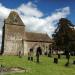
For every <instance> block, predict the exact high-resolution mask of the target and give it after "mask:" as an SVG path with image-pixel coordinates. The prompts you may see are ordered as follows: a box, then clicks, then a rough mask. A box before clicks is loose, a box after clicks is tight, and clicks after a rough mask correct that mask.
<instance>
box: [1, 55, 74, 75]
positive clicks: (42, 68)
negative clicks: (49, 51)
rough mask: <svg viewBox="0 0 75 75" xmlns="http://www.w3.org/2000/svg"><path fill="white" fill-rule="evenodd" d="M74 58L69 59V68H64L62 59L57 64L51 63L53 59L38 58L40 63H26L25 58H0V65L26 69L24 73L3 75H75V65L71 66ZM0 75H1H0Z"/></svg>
mask: <svg viewBox="0 0 75 75" xmlns="http://www.w3.org/2000/svg"><path fill="white" fill-rule="evenodd" d="M74 58H75V57H71V59H70V66H69V67H65V66H64V64H65V63H66V62H67V60H66V59H65V58H64V57H62V58H61V59H59V63H58V64H54V63H53V58H48V57H46V56H41V57H40V63H39V64H38V63H36V61H35V60H34V61H33V62H31V61H28V60H27V57H25V56H24V57H22V58H18V56H0V64H3V65H4V66H6V67H24V68H26V69H28V72H25V73H12V74H11V73H7V74H5V75H75V65H73V64H72V62H73V60H74ZM0 75H1V74H0Z"/></svg>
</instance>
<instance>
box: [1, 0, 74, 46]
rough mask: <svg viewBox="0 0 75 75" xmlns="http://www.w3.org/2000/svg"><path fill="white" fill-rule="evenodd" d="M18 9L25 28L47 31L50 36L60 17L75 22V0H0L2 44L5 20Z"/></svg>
mask: <svg viewBox="0 0 75 75" xmlns="http://www.w3.org/2000/svg"><path fill="white" fill-rule="evenodd" d="M11 11H16V12H17V13H18V14H19V16H20V17H21V19H22V21H23V22H24V24H25V27H26V28H25V30H26V31H30V32H40V33H47V34H48V35H49V36H50V37H51V35H52V34H53V32H54V30H55V29H56V27H57V23H58V21H59V19H60V18H67V19H69V20H70V21H71V22H72V23H73V24H75V19H74V18H75V0H0V45H1V40H2V38H1V37H2V27H3V21H4V19H6V18H7V17H8V15H9V13H10V12H11Z"/></svg>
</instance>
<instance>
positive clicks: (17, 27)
mask: <svg viewBox="0 0 75 75" xmlns="http://www.w3.org/2000/svg"><path fill="white" fill-rule="evenodd" d="M24 30H25V25H24V24H23V22H22V20H21V18H20V17H19V15H18V14H17V13H16V12H14V11H12V12H11V13H10V15H9V16H8V18H7V19H6V20H5V21H4V26H3V36H2V47H1V54H4V55H5V54H7V55H9V54H10V55H18V53H19V51H20V52H21V53H22V54H23V53H24V44H23V39H24V38H23V37H24V32H25V31H24Z"/></svg>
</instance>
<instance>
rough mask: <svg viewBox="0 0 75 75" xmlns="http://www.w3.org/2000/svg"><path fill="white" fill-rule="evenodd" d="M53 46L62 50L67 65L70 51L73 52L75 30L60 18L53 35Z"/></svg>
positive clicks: (67, 21)
mask: <svg viewBox="0 0 75 75" xmlns="http://www.w3.org/2000/svg"><path fill="white" fill-rule="evenodd" d="M53 39H54V41H55V45H56V47H57V48H58V49H61V50H64V51H65V54H66V58H67V59H68V62H67V63H66V64H65V65H66V66H68V65H69V58H70V52H71V50H75V29H74V25H73V24H72V23H71V22H70V21H69V20H68V19H65V18H61V19H60V20H59V22H58V27H57V28H56V30H55V33H54V34H53Z"/></svg>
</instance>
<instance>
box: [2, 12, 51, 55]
mask: <svg viewBox="0 0 75 75" xmlns="http://www.w3.org/2000/svg"><path fill="white" fill-rule="evenodd" d="M51 44H52V40H51V39H50V37H49V36H48V35H47V34H45V33H35V32H27V31H25V25H24V23H23V22H22V20H21V18H20V17H19V15H18V13H17V12H15V11H11V12H10V14H9V16H8V18H7V19H5V21H4V26H3V32H2V45H1V54H3V55H18V53H19V51H21V54H22V55H26V54H27V53H28V51H29V50H30V49H31V48H33V51H34V52H35V51H36V50H37V47H41V49H42V52H45V51H46V50H49V46H50V45H51Z"/></svg>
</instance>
